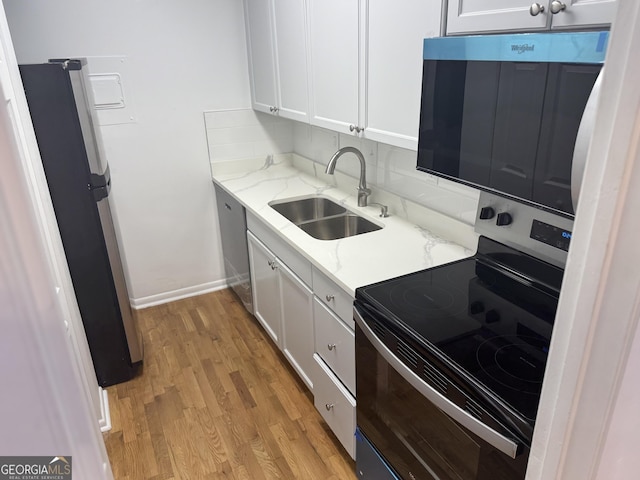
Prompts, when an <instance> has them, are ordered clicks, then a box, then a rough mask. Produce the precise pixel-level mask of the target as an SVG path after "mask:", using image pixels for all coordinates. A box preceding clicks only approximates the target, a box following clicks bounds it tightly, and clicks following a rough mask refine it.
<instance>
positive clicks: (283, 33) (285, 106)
mask: <svg viewBox="0 0 640 480" xmlns="http://www.w3.org/2000/svg"><path fill="white" fill-rule="evenodd" d="M305 22H306V17H305V2H304V0H273V27H274V33H275V56H276V74H277V85H278V95H279V99H278V107H279V111H278V113H279V115H280V116H282V117H286V118H290V119H292V120H298V121H301V122H308V121H309V88H308V85H309V84H308V78H307V77H308V70H307V37H306V28H305Z"/></svg>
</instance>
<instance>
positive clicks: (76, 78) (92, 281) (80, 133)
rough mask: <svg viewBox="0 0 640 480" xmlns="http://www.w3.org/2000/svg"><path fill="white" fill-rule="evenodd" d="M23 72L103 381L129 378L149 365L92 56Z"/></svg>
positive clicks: (24, 68) (30, 67) (22, 68)
mask: <svg viewBox="0 0 640 480" xmlns="http://www.w3.org/2000/svg"><path fill="white" fill-rule="evenodd" d="M20 73H21V76H22V83H23V85H24V89H25V92H26V96H27V102H28V104H29V111H30V113H31V119H32V121H33V126H34V129H35V133H36V139H37V141H38V147H39V149H40V155H41V157H42V163H43V166H44V171H45V174H46V177H47V183H48V185H49V191H50V193H51V199H52V201H53V207H54V210H55V214H56V220H57V222H58V228H59V229H60V235H61V237H62V243H63V246H64V251H65V255H66V258H67V263H68V265H69V270H70V272H71V279H72V282H73V288H74V290H75V294H76V299H77V301H78V307H79V308H80V314H81V316H82V321H83V323H84V329H85V332H86V335H87V340H88V342H89V349H90V350H91V357H92V360H93V365H94V367H95V370H96V376H97V378H98V383H99V384H100V385H101V386H103V387H104V386H108V385H113V384H115V383H120V382H123V381H126V380H129V379H131V378H132V377H133V376H135V375H136V373H137V372H138V370H139V369H140V367H141V365H142V341H141V336H140V333H139V331H138V328H137V325H136V322H135V319H134V316H133V315H132V311H131V306H130V304H129V295H128V292H127V287H126V283H125V277H124V271H123V267H122V262H121V258H120V253H119V250H118V243H117V240H116V234H115V229H114V226H113V220H112V218H111V209H110V206H109V202H110V198H109V191H110V188H111V177H110V175H109V166H108V165H107V162H106V159H105V157H104V153H103V149H102V142H101V138H100V134H99V131H98V130H97V129H96V128H95V123H96V122H95V118H96V116H95V110H94V108H93V105H94V102H93V95H92V91H91V89H90V85H89V82H88V74H87V68H86V60H84V59H74V60H68V59H64V60H50V61H49V63H43V64H37V65H20Z"/></svg>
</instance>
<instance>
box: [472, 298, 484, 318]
mask: <svg viewBox="0 0 640 480" xmlns="http://www.w3.org/2000/svg"><path fill="white" fill-rule="evenodd" d="M469 311H470V312H471V315H477V314H478V313H482V312H484V304H483V303H482V302H478V301H476V302H473V303H471V305H469Z"/></svg>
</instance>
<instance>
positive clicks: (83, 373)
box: [0, 3, 113, 480]
mask: <svg viewBox="0 0 640 480" xmlns="http://www.w3.org/2000/svg"><path fill="white" fill-rule="evenodd" d="M0 98H1V99H2V105H1V106H0V151H1V155H0V166H1V167H0V173H1V175H0V318H2V322H0V324H2V325H3V328H4V330H3V334H2V336H0V342H2V346H1V347H0V352H1V353H2V355H3V358H2V362H1V366H0V369H1V371H2V375H1V376H2V379H3V386H2V389H3V396H2V398H1V399H2V400H3V401H2V404H0V407H1V408H0V418H1V421H0V423H1V424H2V425H3V433H4V434H3V435H1V436H0V451H1V452H2V454H3V455H48V454H51V455H52V456H55V455H71V456H72V457H73V473H74V474H76V476H77V477H79V478H96V479H104V480H108V479H112V478H113V477H112V474H111V468H110V466H109V460H108V457H107V453H106V449H105V445H104V442H103V439H102V435H101V433H100V427H101V426H102V427H108V426H109V423H110V422H109V420H108V417H109V414H108V402H107V401H106V392H104V391H102V389H100V388H99V387H98V383H97V380H96V376H95V371H94V370H93V364H92V362H91V356H90V353H89V347H88V344H87V340H86V336H85V333H84V328H83V326H82V320H81V317H80V313H79V311H78V306H77V303H76V300H75V295H74V291H73V286H72V284H71V278H70V275H69V270H68V267H67V264H66V259H65V255H64V250H63V248H62V242H61V240H60V235H59V232H58V227H57V223H56V219H55V214H54V213H53V206H52V204H51V198H50V196H49V190H48V188H47V183H46V179H45V176H44V170H43V167H42V163H41V161H40V156H39V151H38V146H37V143H36V140H35V134H34V131H33V126H32V124H31V117H30V115H29V111H28V108H27V104H26V98H25V95H24V91H23V89H22V82H21V79H20V74H19V70H18V64H17V61H16V58H15V52H14V49H13V44H12V42H11V37H10V34H9V28H8V25H7V20H6V16H5V13H4V8H3V7H2V4H1V3H0ZM5 356H6V357H5Z"/></svg>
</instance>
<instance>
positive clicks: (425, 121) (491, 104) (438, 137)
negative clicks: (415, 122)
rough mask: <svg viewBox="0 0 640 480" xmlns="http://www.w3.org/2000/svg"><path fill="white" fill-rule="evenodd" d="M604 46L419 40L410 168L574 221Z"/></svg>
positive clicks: (570, 40)
mask: <svg viewBox="0 0 640 480" xmlns="http://www.w3.org/2000/svg"><path fill="white" fill-rule="evenodd" d="M608 37H609V34H608V32H567V33H532V34H510V35H477V36H461V37H442V38H430V39H425V40H424V70H423V83H422V104H421V112H420V132H419V142H418V165H417V168H418V169H419V170H422V171H425V172H428V173H431V174H434V175H437V176H441V177H445V178H448V179H451V180H454V181H457V182H461V183H465V184H468V185H471V186H474V187H477V188H480V189H483V190H489V191H492V192H494V193H498V194H501V195H504V196H508V197H515V198H517V199H520V200H524V201H525V202H527V203H532V204H534V205H536V206H539V207H540V208H543V209H546V210H550V211H552V212H555V213H559V214H561V215H564V216H567V217H570V218H571V217H573V215H574V211H575V206H576V204H577V198H578V193H579V188H580V183H581V180H582V172H583V169H584V161H585V158H586V152H587V149H588V146H589V140H590V137H591V135H592V130H593V122H594V121H595V107H596V103H597V95H598V90H599V85H600V81H599V78H600V74H601V70H602V67H603V63H604V57H605V53H606V47H607V42H608Z"/></svg>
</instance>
